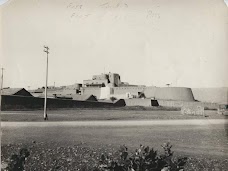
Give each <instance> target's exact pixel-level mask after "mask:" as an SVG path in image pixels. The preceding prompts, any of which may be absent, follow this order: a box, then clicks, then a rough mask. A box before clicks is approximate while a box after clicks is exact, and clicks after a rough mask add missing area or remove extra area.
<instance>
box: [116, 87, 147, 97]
mask: <svg viewBox="0 0 228 171" xmlns="http://www.w3.org/2000/svg"><path fill="white" fill-rule="evenodd" d="M143 90H144V87H113V94H118V95H119V94H126V93H131V94H138V92H143Z"/></svg>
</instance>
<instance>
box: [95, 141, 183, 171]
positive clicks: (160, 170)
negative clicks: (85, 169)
mask: <svg viewBox="0 0 228 171" xmlns="http://www.w3.org/2000/svg"><path fill="white" fill-rule="evenodd" d="M162 148H163V150H164V154H161V155H158V152H157V151H155V150H154V149H153V148H151V149H150V148H149V147H148V146H147V147H145V146H142V145H140V147H139V148H138V149H136V151H135V153H133V154H131V155H129V152H128V148H127V147H126V146H121V148H120V150H119V152H120V158H119V159H116V160H114V159H112V158H111V156H105V155H104V154H102V155H101V159H100V162H99V164H98V166H97V167H96V168H94V170H93V171H181V170H183V168H184V165H185V164H186V162H187V158H186V157H185V158H178V159H176V160H174V159H173V151H172V150H171V148H172V145H170V143H165V144H164V145H163V146H162Z"/></svg>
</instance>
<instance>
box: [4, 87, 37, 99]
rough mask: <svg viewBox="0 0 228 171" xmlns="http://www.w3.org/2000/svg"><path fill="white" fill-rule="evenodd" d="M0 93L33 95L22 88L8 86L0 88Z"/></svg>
mask: <svg viewBox="0 0 228 171" xmlns="http://www.w3.org/2000/svg"><path fill="white" fill-rule="evenodd" d="M2 95H8V96H28V97H33V95H32V94H31V93H30V92H28V91H27V90H26V89H24V88H9V87H8V88H3V89H2Z"/></svg>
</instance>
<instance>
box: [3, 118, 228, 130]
mask: <svg viewBox="0 0 228 171" xmlns="http://www.w3.org/2000/svg"><path fill="white" fill-rule="evenodd" d="M226 124H228V120H227V119H194V120H189V119H186V120H139V121H136V120H129V121H60V122H59V121H58V122H52V121H51V122H50V121H43V122H1V127H2V128H4V127H55V126H71V127H72V126H73V127H78V126H159V125H160V126H165V125H167V126H176V125H205V126H207V125H226Z"/></svg>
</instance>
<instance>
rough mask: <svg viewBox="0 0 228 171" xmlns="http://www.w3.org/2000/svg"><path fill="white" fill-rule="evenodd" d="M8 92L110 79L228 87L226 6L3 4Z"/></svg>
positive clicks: (180, 2) (68, 1)
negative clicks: (114, 75) (109, 74)
mask: <svg viewBox="0 0 228 171" xmlns="http://www.w3.org/2000/svg"><path fill="white" fill-rule="evenodd" d="M0 4H2V5H1V6H0V10H1V11H0V26H1V30H0V66H1V67H3V68H4V82H3V83H4V87H25V88H28V87H30V88H37V87H41V86H44V85H45V72H46V54H45V53H44V52H43V46H44V45H47V46H49V48H50V54H49V73H48V85H53V84H54V82H55V85H56V86H61V85H70V84H74V83H76V82H78V83H81V82H82V81H83V80H86V79H91V78H92V75H94V74H100V73H104V72H114V73H119V74H120V76H121V80H122V81H124V82H129V83H131V84H140V85H148V86H151V85H153V86H166V84H171V86H175V87H176V86H178V87H182V86H183V87H193V88H194V87H228V79H227V73H228V67H227V66H228V48H227V47H228V8H227V6H226V4H225V2H224V1H223V0H191V1H189V0H172V1H170V0H152V1H151V0H65V1H62V0H49V1H46V0H20V1H19V0H9V1H7V2H5V3H4V4H3V1H0Z"/></svg>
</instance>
